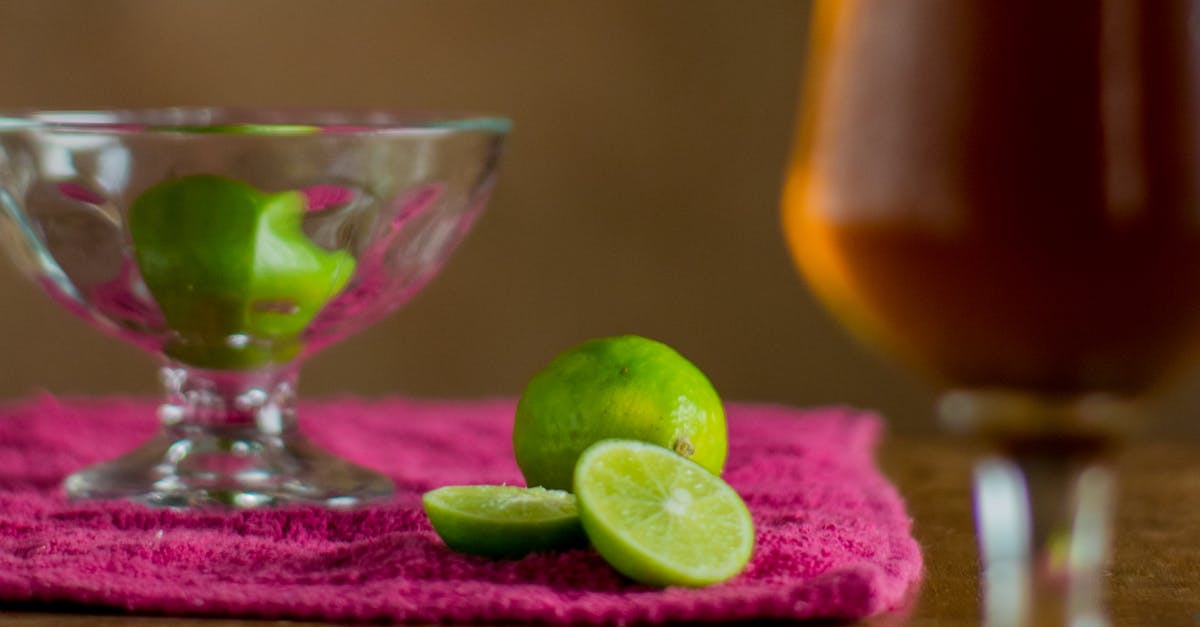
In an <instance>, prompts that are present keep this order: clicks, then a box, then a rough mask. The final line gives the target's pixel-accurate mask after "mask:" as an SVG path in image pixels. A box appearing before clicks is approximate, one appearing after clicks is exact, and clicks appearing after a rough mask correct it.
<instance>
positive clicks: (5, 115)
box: [0, 106, 512, 138]
mask: <svg viewBox="0 0 1200 627" xmlns="http://www.w3.org/2000/svg"><path fill="white" fill-rule="evenodd" d="M233 127H240V129H239V130H238V131H237V132H232V131H231V130H230V129H231V128H233ZM256 127H257V128H256ZM511 129H512V121H511V120H510V119H508V118H505V117H502V116H497V115H490V114H470V113H455V112H439V111H406V110H397V109H380V108H354V107H345V108H338V107H332V108H307V107H306V108H300V107H233V106H172V107H130V108H112V109H38V108H29V109H11V110H4V109H0V133H4V132H7V131H18V130H20V131H25V130H39V131H49V132H62V133H87V134H104V135H170V136H183V137H222V138H230V137H257V138H261V137H290V138H295V137H312V136H317V137H323V136H329V135H336V136H347V135H349V136H357V135H428V134H443V133H454V132H463V131H474V132H486V133H493V134H496V135H506V134H508V133H509V131H510V130H511Z"/></svg>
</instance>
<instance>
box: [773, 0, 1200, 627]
mask: <svg viewBox="0 0 1200 627" xmlns="http://www.w3.org/2000/svg"><path fill="white" fill-rule="evenodd" d="M1196 19H1197V14H1196V3H1195V2H1180V1H1174V0H1161V1H1155V2H1138V1H1137V0H1099V1H1096V2H1040V1H1035V0H1006V1H1004V2H989V1H985V0H962V1H958V0H953V1H950V0H946V1H940V0H887V1H865V0H841V1H837V2H818V4H817V6H816V10H815V16H814V22H813V26H812V31H811V48H810V53H809V54H810V56H809V65H808V72H807V74H806V77H805V84H804V93H803V98H802V106H801V111H800V114H799V117H798V122H797V135H796V142H795V145H794V153H793V157H792V160H791V164H790V169H789V173H788V178H787V183H786V188H785V191H784V230H785V233H786V237H787V239H788V241H789V244H790V250H791V252H792V254H793V257H794V259H795V261H796V262H797V265H798V267H799V269H800V271H801V273H802V274H803V276H804V277H805V278H806V279H807V282H808V283H809V284H810V286H811V287H812V289H813V290H814V291H815V293H816V294H817V295H818V296H819V297H820V299H821V300H822V301H823V302H824V303H825V305H827V307H828V308H829V309H830V310H831V311H832V312H833V314H834V315H835V316H836V317H837V318H838V319H839V320H840V321H841V322H842V323H843V324H844V325H845V326H846V327H847V328H848V329H850V330H851V331H852V332H853V333H854V334H855V335H857V336H858V337H860V338H861V339H863V340H864V341H865V342H866V343H868V344H869V345H872V346H874V347H877V348H879V349H882V350H883V351H884V352H885V353H887V354H889V355H891V356H893V357H894V358H896V359H898V360H899V361H900V362H902V363H904V364H907V365H908V366H910V367H911V368H914V369H916V370H919V371H921V372H923V373H925V374H927V375H928V376H930V377H931V378H932V380H934V381H936V382H938V383H940V384H941V386H942V388H943V389H944V392H943V394H942V396H941V400H940V402H939V408H938V409H939V414H940V417H941V421H942V423H943V424H944V425H945V426H946V427H947V428H950V429H953V430H956V431H959V432H966V433H970V434H973V435H975V436H978V437H979V438H982V439H984V440H986V441H987V442H989V443H990V444H991V445H992V446H993V447H994V450H995V451H996V455H995V456H993V457H989V458H988V459H985V460H984V461H982V462H981V463H980V464H979V465H978V467H977V469H976V472H975V476H974V483H975V510H976V522H977V531H978V540H979V544H980V549H981V557H982V562H983V569H984V570H983V592H984V617H985V622H986V623H987V624H990V625H1021V624H1047V625H1049V624H1070V625H1102V624H1105V622H1106V619H1105V617H1104V608H1103V603H1102V598H1103V587H1104V585H1103V584H1104V579H1103V573H1104V567H1105V565H1106V563H1107V560H1108V557H1109V546H1110V534H1111V531H1110V527H1111V522H1110V521H1111V509H1112V507H1113V499H1114V496H1113V485H1114V480H1113V476H1112V471H1111V470H1110V464H1109V459H1110V457H1111V454H1112V452H1113V450H1114V448H1115V447H1117V446H1118V445H1119V443H1120V442H1121V440H1122V438H1123V437H1125V435H1126V433H1127V432H1128V431H1129V429H1130V428H1131V426H1132V425H1134V424H1136V423H1137V422H1138V421H1139V420H1141V417H1142V414H1143V413H1144V411H1143V409H1142V407H1143V405H1144V403H1143V401H1144V399H1145V398H1146V396H1147V395H1148V394H1150V393H1151V392H1153V391H1154V390H1156V389H1157V388H1159V387H1160V386H1161V384H1162V383H1163V382H1164V381H1166V380H1167V379H1168V378H1170V376H1171V375H1173V374H1175V373H1177V372H1178V371H1179V369H1180V368H1181V367H1182V366H1183V365H1185V364H1186V363H1187V362H1188V360H1189V358H1190V357H1192V356H1193V354H1194V353H1195V352H1196V348H1197V346H1198V344H1200V343H1198V342H1197V340H1198V337H1200V193H1198V188H1197V174H1198V173H1200V163H1198V156H1197V145H1198V143H1197V140H1198V135H1197V131H1198V128H1197V123H1196V120H1197V119H1198V116H1197V113H1200V111H1198V109H1197V87H1198V82H1197V77H1200V74H1198V73H1197V70H1198V69H1200V68H1197V63H1196V60H1195V59H1196V47H1195V43H1194V37H1193V31H1194V28H1195V24H1196V23H1197V22H1196Z"/></svg>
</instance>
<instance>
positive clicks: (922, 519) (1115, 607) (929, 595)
mask: <svg viewBox="0 0 1200 627" xmlns="http://www.w3.org/2000/svg"><path fill="white" fill-rule="evenodd" d="M975 454H976V451H974V450H973V449H971V448H970V447H968V446H964V445H963V444H962V443H960V442H956V441H951V440H940V439H936V440H935V439H911V438H898V439H893V440H890V441H889V442H887V443H886V445H885V446H884V448H883V450H882V452H881V456H880V463H881V465H882V467H883V469H884V471H885V472H886V473H887V474H888V476H890V477H891V478H892V479H893V480H894V481H895V482H896V485H897V486H899V488H900V490H901V492H903V493H904V495H905V497H906V499H907V501H908V506H909V511H910V513H911V514H912V516H913V517H914V518H915V519H916V521H917V524H916V530H915V532H916V535H917V538H918V539H919V540H920V541H921V544H922V547H923V548H924V551H925V560H926V568H927V573H926V577H925V580H924V582H923V583H922V585H921V588H920V590H919V591H918V594H917V595H916V598H915V599H914V601H913V603H912V605H911V607H909V608H907V609H906V610H904V611H902V612H898V613H894V614H889V615H884V616H879V617H875V618H873V619H871V620H868V621H863V622H862V623H861V624H862V625H864V626H869V627H896V626H900V625H914V626H918V625H919V626H932V627H939V626H953V625H971V624H977V623H978V618H977V616H978V586H977V584H976V575H977V568H978V566H977V562H976V557H975V544H974V538H973V534H972V528H971V525H972V521H971V508H970V499H969V489H970V486H969V477H970V467H971V460H972V459H973V457H974V455H975ZM1120 470H1121V496H1120V510H1119V512H1118V520H1117V527H1118V528H1117V538H1118V539H1117V544H1116V548H1115V551H1116V559H1115V566H1114V567H1113V568H1112V572H1111V573H1110V586H1109V587H1110V597H1111V598H1110V608H1111V615H1112V618H1113V624H1114V625H1116V626H1123V625H1130V626H1142V625H1164V626H1169V625H1183V626H1188V625H1190V626H1200V443H1196V442H1175V443H1145V444H1139V445H1136V446H1134V447H1132V448H1131V449H1130V450H1129V451H1128V452H1127V453H1126V455H1125V456H1124V457H1123V458H1122V460H1121V464H1120ZM316 624H318V623H302V622H290V621H254V620H205V619H187V618H166V617H154V616H146V617H132V616H125V615H118V614H107V615H105V614H98V613H96V612H94V611H92V610H89V609H88V608H42V607H32V606H26V607H19V608H14V607H9V608H7V611H5V612H3V613H0V625H5V626H14V627H61V626H66V625H80V626H86V627H117V626H125V625H128V626H130V627H146V626H149V625H164V626H168V627H263V626H266V625H316Z"/></svg>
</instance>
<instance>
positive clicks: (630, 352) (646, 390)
mask: <svg viewBox="0 0 1200 627" xmlns="http://www.w3.org/2000/svg"><path fill="white" fill-rule="evenodd" d="M608 438H618V439H627V440H641V441H644V442H649V443H651V444H657V445H659V446H664V447H666V448H669V449H671V450H673V451H675V452H676V453H679V454H680V455H683V456H684V457H688V458H690V459H692V460H694V461H695V462H696V463H698V464H700V465H701V466H703V467H705V468H707V469H708V470H710V471H712V472H713V473H715V474H720V473H721V469H722V467H723V466H724V464H725V454H726V451H727V448H728V445H727V443H726V441H725V410H724V408H723V407H722V406H721V399H720V397H719V396H717V392H716V390H714V389H713V386H712V384H711V383H709V381H708V378H707V377H705V376H704V373H703V372H700V370H699V369H698V368H696V366H694V365H692V363H691V362H689V361H688V360H687V359H685V358H684V357H683V356H682V355H680V354H679V353H677V352H675V350H674V349H672V348H671V347H669V346H667V345H666V344H663V343H661V342H656V341H654V340H649V339H646V338H644V337H638V336H635V335H626V336H621V337H610V338H601V339H595V340H589V341H587V342H584V343H583V344H580V345H579V346H577V347H575V348H572V349H570V350H568V351H566V352H564V353H562V354H560V355H559V356H558V357H555V358H554V360H553V361H552V362H550V364H549V365H548V366H546V368H544V369H543V370H541V371H540V372H538V373H537V374H535V375H534V376H533V378H532V379H531V380H530V382H529V384H528V385H527V386H526V388H525V392H524V393H523V394H522V395H521V401H520V403H518V405H517V415H516V422H515V424H514V425H513V449H514V452H515V453H516V458H517V465H518V466H520V468H521V472H522V473H523V474H524V475H525V482H526V483H527V484H528V485H531V486H537V485H540V486H543V487H546V488H554V489H560V490H570V489H571V481H572V473H573V472H574V470H575V462H576V460H578V459H579V455H580V454H581V453H583V451H584V449H586V448H587V447H588V446H590V445H591V444H593V443H595V442H597V441H599V440H603V439H608Z"/></svg>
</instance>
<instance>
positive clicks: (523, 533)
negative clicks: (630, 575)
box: [422, 485, 587, 557]
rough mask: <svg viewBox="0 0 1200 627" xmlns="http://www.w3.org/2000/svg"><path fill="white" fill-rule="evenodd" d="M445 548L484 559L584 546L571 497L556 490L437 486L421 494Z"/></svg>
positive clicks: (585, 543) (427, 512) (426, 512)
mask: <svg viewBox="0 0 1200 627" xmlns="http://www.w3.org/2000/svg"><path fill="white" fill-rule="evenodd" d="M422 501H423V502H424V504H425V514H426V515H427V516H429V522H430V523H431V524H432V525H433V529H434V531H436V532H437V534H438V535H439V536H441V538H442V540H443V541H444V542H445V543H446V546H449V547H450V548H452V549H454V550H455V551H459V552H462V553H471V554H473V555H484V556H487V557H521V556H522V555H525V554H527V553H532V552H534V551H549V550H554V549H568V548H574V547H581V546H586V545H587V538H586V537H585V536H584V535H583V529H582V528H581V527H580V526H579V514H578V513H577V511H576V509H575V497H574V496H571V494H570V493H567V492H563V491H561V490H546V489H544V488H519V487H516V486H500V485H461V486H447V487H444V488H438V489H436V490H433V491H431V492H426V493H425V496H424V497H422Z"/></svg>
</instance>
